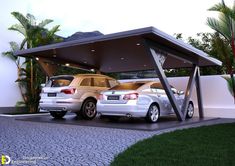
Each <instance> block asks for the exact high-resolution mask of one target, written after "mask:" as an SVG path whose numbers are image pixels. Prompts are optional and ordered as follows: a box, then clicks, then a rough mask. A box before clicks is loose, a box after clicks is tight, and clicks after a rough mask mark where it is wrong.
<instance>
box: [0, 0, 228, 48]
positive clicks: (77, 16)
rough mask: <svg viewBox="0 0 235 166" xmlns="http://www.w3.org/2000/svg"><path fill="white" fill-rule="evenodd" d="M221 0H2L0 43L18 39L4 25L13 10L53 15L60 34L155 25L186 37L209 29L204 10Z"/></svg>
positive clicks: (38, 15)
mask: <svg viewBox="0 0 235 166" xmlns="http://www.w3.org/2000/svg"><path fill="white" fill-rule="evenodd" d="M218 2H220V0H197V1H195V0H177V1H174V0H164V1H163V0H99V1H97V0H66V1H65V0H50V1H48V0H24V1H22V0H1V1H0V3H1V5H0V46H3V45H5V43H7V42H9V41H11V40H19V41H20V40H21V38H19V36H20V35H18V34H17V33H15V32H10V31H8V30H7V28H8V27H9V26H10V25H12V24H14V23H17V21H16V20H15V19H14V18H13V17H12V16H11V14H10V13H11V12H12V11H19V12H21V13H23V14H26V13H31V14H33V15H34V16H35V17H36V19H37V20H39V21H40V20H43V19H46V18H49V19H53V20H54V22H53V23H52V24H51V25H50V26H49V27H51V26H54V25H57V24H59V25H61V27H60V30H61V31H60V32H59V33H58V34H59V35H62V36H64V37H66V36H69V35H71V34H73V33H75V32H77V31H84V32H87V31H94V30H99V31H100V32H102V33H104V34H109V33H115V32H120V31H125V30H131V29H137V28H143V27H148V26H154V27H156V28H158V29H160V30H162V31H164V32H166V33H168V34H170V35H173V34H174V33H183V35H184V36H185V37H188V36H195V35H196V33H198V32H212V30H211V29H210V28H209V27H208V26H207V25H206V24H205V22H206V18H207V17H214V16H215V13H214V12H209V11H207V9H208V8H210V7H211V6H212V5H214V4H216V3H218ZM225 2H227V4H232V3H231V2H232V0H225Z"/></svg>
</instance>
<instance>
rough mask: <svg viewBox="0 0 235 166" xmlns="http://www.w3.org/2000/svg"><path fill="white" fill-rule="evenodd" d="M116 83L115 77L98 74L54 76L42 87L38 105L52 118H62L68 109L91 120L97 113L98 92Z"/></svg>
mask: <svg viewBox="0 0 235 166" xmlns="http://www.w3.org/2000/svg"><path fill="white" fill-rule="evenodd" d="M117 84H119V83H118V81H116V80H115V79H113V78H111V77H108V76H105V75H100V74H78V75H75V76H72V75H60V76H54V77H51V78H50V80H49V81H48V82H47V84H46V85H45V87H44V88H43V89H42V92H41V94H40V96H41V99H40V102H39V107H40V108H41V109H43V110H48V111H49V112H50V114H51V116H53V117H54V118H62V117H63V116H64V115H65V114H66V113H67V111H70V112H74V113H76V114H77V115H78V116H80V115H81V116H82V117H83V118H84V119H89V120H91V119H93V118H94V117H95V116H96V113H97V112H96V102H97V99H98V97H99V93H100V92H101V91H103V90H107V89H109V88H111V87H113V86H115V85H117Z"/></svg>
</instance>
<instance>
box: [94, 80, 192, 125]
mask: <svg viewBox="0 0 235 166" xmlns="http://www.w3.org/2000/svg"><path fill="white" fill-rule="evenodd" d="M171 90H172V91H173V93H174V95H175V98H176V100H177V103H178V104H179V106H180V108H181V106H182V104H183V100H184V92H183V91H178V90H176V89H175V88H174V87H172V86H171ZM97 113H98V114H100V115H101V116H105V117H108V118H118V117H122V116H126V117H145V118H146V120H147V121H148V122H151V123H155V122H157V121H158V119H159V117H160V115H161V116H166V115H171V114H174V110H173V108H172V106H171V104H170V102H169V99H168V97H167V95H166V93H165V90H164V89H163V87H162V85H161V84H160V83H159V82H153V81H151V82H129V83H122V84H119V85H117V86H115V87H113V88H111V89H109V90H106V91H103V92H101V94H100V96H99V100H98V102H97ZM193 114H194V105H193V102H192V101H191V100H190V102H189V105H188V108H187V115H186V117H187V118H192V117H193Z"/></svg>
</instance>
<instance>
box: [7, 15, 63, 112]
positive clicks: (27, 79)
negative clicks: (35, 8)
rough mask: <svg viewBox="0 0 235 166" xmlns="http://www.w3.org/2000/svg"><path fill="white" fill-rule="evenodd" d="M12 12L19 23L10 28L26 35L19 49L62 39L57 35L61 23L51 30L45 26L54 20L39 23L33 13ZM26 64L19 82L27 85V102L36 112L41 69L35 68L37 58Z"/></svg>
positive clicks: (26, 61) (28, 60)
mask: <svg viewBox="0 0 235 166" xmlns="http://www.w3.org/2000/svg"><path fill="white" fill-rule="evenodd" d="M11 14H12V15H13V16H14V17H15V18H16V19H17V20H18V21H19V24H15V25H12V26H11V27H10V28H9V30H13V31H17V32H19V33H20V34H22V35H23V36H24V39H23V41H22V42H21V44H20V48H19V49H24V48H25V47H26V48H27V49H28V48H33V47H37V46H40V45H45V44H50V43H52V42H59V41H61V40H60V38H59V37H58V36H56V35H55V33H56V32H57V31H59V25H56V26H54V27H53V28H52V29H50V30H47V29H46V28H45V26H46V25H48V24H49V23H51V22H53V20H50V19H45V20H43V21H41V22H40V23H38V24H37V22H36V19H35V17H34V16H33V15H32V14H27V15H26V16H24V15H23V14H21V13H19V12H12V13H11ZM25 64H26V68H25V70H22V72H21V73H20V74H21V76H22V77H21V78H20V79H18V82H21V84H24V85H26V89H27V93H26V95H27V96H26V97H27V99H26V103H27V104H28V107H29V110H30V112H35V111H36V110H37V105H38V100H39V95H38V89H39V85H38V84H37V78H36V77H35V75H37V71H38V70H39V69H38V67H36V68H35V66H38V65H37V62H36V60H35V59H29V58H26V60H25ZM35 89H36V90H35Z"/></svg>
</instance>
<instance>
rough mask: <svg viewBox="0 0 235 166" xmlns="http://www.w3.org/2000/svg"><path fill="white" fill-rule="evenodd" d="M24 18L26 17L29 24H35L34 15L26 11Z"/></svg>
mask: <svg viewBox="0 0 235 166" xmlns="http://www.w3.org/2000/svg"><path fill="white" fill-rule="evenodd" d="M26 18H27V19H28V22H29V24H30V25H33V26H36V19H35V17H34V15H32V14H30V13H28V14H27V15H26Z"/></svg>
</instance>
